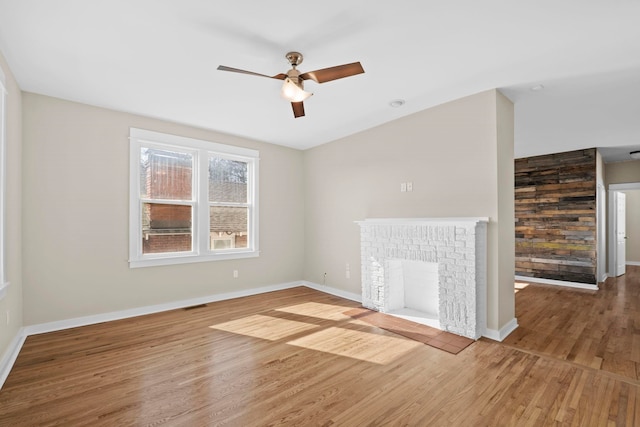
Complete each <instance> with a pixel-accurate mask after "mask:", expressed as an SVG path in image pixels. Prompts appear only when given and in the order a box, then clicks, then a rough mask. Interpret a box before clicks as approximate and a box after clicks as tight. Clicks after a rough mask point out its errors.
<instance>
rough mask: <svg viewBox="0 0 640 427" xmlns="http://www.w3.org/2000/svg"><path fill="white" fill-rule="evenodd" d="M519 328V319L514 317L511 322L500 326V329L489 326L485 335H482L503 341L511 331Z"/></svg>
mask: <svg viewBox="0 0 640 427" xmlns="http://www.w3.org/2000/svg"><path fill="white" fill-rule="evenodd" d="M517 328H518V319H516V318H515V317H514V318H513V319H511V320H510V321H509V322H507V324H506V325H504V326H503V327H502V328H500V330H499V331H496V330H495V329H489V328H487V330H486V331H485V333H484V335H482V336H483V337H486V338H489V339H491V340H494V341H500V342H502V341H503V340H504V339H505V338H506V337H508V336H509V334H510V333H511V332H513V331H515V330H516V329H517Z"/></svg>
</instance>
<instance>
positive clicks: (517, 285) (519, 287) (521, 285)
mask: <svg viewBox="0 0 640 427" xmlns="http://www.w3.org/2000/svg"><path fill="white" fill-rule="evenodd" d="M530 284H531V283H527V282H516V283H515V285H514V291H515V293H516V294H517V293H518V292H519V291H521V290H523V289H524V288H526V287H527V286H529V285H530Z"/></svg>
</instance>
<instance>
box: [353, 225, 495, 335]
mask: <svg viewBox="0 0 640 427" xmlns="http://www.w3.org/2000/svg"><path fill="white" fill-rule="evenodd" d="M487 222H488V218H409V219H400V218H384V219H366V220H364V221H358V224H359V225H360V248H361V258H362V259H361V264H362V305H363V306H364V307H367V308H370V309H373V310H377V311H380V312H382V313H389V314H393V315H396V316H399V317H403V318H406V319H409V320H413V321H415V322H419V323H423V324H426V325H429V326H433V327H436V328H439V329H441V330H444V331H448V332H452V333H455V334H458V335H462V336H465V337H468V338H473V339H478V338H479V337H480V336H482V335H483V334H484V333H485V329H486V300H487V297H486V292H487V291H486V289H487Z"/></svg>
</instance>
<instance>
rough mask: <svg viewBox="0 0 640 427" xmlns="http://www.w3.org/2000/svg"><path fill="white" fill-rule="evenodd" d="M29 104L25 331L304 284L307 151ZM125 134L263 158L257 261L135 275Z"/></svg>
mask: <svg viewBox="0 0 640 427" xmlns="http://www.w3.org/2000/svg"><path fill="white" fill-rule="evenodd" d="M22 102H23V110H22V111H23V121H24V128H23V129H24V135H23V137H24V140H23V143H24V153H23V155H24V162H23V169H24V173H23V177H24V181H23V189H24V211H23V214H24V215H23V221H24V233H23V236H24V240H23V245H24V253H25V258H24V320H25V324H37V323H43V322H50V321H56V320H63V319H69V318H74V317H80V316H86V315H93V314H99V313H105V312H112V311H119V310H125V309H129V308H135V307H141V306H147V305H153V304H160V303H166V302H171V301H177V300H182V299H189V298H195V297H200V296H207V295H213V294H218V293H224V292H232V291H237V290H243V289H249V288H255V287H260V286H267V285H272V284H281V283H287V282H290V281H295V280H300V279H301V278H302V277H303V253H304V204H303V183H302V180H301V179H300V177H301V176H302V153H301V152H300V151H297V150H293V149H290V148H285V147H281V146H275V145H270V144H264V143H259V142H255V141H250V140H246V139H242V138H236V137H232V136H229V135H224V134H220V133H216V132H211V131H206V130H202V129H195V128H192V127H187V126H182V125H178V124H172V123H167V122H164V121H160V120H154V119H150V118H144V117H140V116H135V115H131V114H126V113H121V112H115V111H110V110H106V109H101V108H96V107H90V106H87V105H82V104H77V103H73V102H67V101H63V100H60V99H55V98H49V97H45V96H41V95H35V94H29V93H25V94H24V96H23V101H22ZM129 127H137V128H142V129H149V130H153V131H158V132H165V133H172V134H176V135H181V136H186V137H191V138H199V139H204V140H210V141H216V142H220V143H224V144H231V145H237V146H242V147H248V148H252V149H257V150H260V250H261V254H260V257H259V258H252V259H243V260H235V261H218V262H206V263H195V264H183V265H176V266H165V267H147V268H137V269H130V268H129V266H128V263H127V259H128V215H129V214H128V212H129V211H128V193H129V166H128V162H129V141H128V136H129ZM234 269H237V270H239V278H237V279H233V278H232V272H233V270H234Z"/></svg>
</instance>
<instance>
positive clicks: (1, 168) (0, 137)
mask: <svg viewBox="0 0 640 427" xmlns="http://www.w3.org/2000/svg"><path fill="white" fill-rule="evenodd" d="M8 96H9V92H8V91H7V89H6V87H5V75H4V71H2V69H0V283H5V282H7V271H6V267H7V266H6V250H7V247H6V242H7V236H6V234H7V233H6V231H7V227H6V214H7V212H6V205H7V199H6V197H7V102H8V101H7V99H8ZM7 286H8V284H6V283H5V284H4V285H2V286H1V287H0V299H2V298H4V295H5V294H6V287H7Z"/></svg>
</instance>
